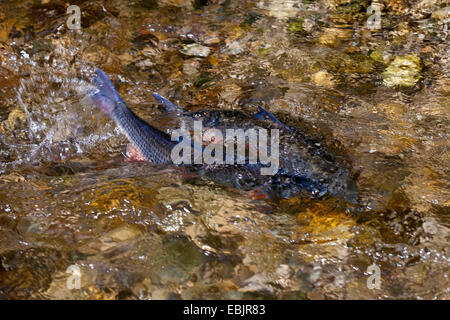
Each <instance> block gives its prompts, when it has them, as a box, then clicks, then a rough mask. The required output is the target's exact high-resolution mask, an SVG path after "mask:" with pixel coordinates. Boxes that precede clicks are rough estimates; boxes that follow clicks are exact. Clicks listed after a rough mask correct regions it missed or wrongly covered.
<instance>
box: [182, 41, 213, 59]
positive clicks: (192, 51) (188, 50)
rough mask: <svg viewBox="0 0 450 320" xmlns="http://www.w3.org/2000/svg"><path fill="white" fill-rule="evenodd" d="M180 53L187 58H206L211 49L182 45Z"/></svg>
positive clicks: (194, 44)
mask: <svg viewBox="0 0 450 320" xmlns="http://www.w3.org/2000/svg"><path fill="white" fill-rule="evenodd" d="M180 52H181V53H182V54H185V55H187V56H194V57H207V56H209V54H210V52H211V49H210V48H208V47H205V46H202V45H201V44H197V43H191V44H186V45H184V46H183V49H181V50H180Z"/></svg>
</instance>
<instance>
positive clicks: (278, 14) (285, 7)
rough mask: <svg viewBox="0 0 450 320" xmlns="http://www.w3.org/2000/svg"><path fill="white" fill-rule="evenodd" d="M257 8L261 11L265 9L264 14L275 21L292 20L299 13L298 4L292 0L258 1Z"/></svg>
mask: <svg viewBox="0 0 450 320" xmlns="http://www.w3.org/2000/svg"><path fill="white" fill-rule="evenodd" d="M258 6H259V7H260V8H261V9H265V13H266V14H267V15H268V16H271V17H275V18H277V19H286V18H292V17H295V16H296V15H297V13H298V12H299V8H298V3H297V1H293V0H270V1H259V2H258Z"/></svg>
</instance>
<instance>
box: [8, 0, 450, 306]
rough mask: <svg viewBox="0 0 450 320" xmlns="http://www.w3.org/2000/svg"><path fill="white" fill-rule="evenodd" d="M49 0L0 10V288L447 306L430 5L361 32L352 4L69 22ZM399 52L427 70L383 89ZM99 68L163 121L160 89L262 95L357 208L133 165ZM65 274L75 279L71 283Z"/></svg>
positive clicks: (225, 4) (205, 102)
mask: <svg viewBox="0 0 450 320" xmlns="http://www.w3.org/2000/svg"><path fill="white" fill-rule="evenodd" d="M46 2H47V1H42V2H39V1H34V2H32V1H29V2H27V1H25V2H23V3H22V4H21V5H20V7H19V8H17V4H16V3H15V1H14V2H13V1H11V2H3V3H2V4H1V6H2V12H1V13H0V40H1V41H0V51H1V55H0V92H1V94H2V98H1V100H0V160H1V163H0V297H1V298H7V299H15V298H28V299H33V298H52V299H61V298H72V299H73V298H74V299H178V298H182V299H197V298H199V299H204V298H217V299H242V298H250V299H254V298H256V299H259V298H274V299H306V298H310V299H360V298H362V299H377V298H396V299H404V298H415V299H417V298H419V299H421V298H423V299H448V298H449V297H450V296H449V294H450V292H449V290H450V289H449V286H448V283H449V279H448V271H449V261H450V257H449V254H450V253H449V251H448V247H449V227H450V220H449V215H448V207H449V204H450V202H449V169H448V168H449V156H450V154H449V143H448V141H449V136H448V125H449V100H448V97H449V79H448V51H449V48H448V44H447V42H448V41H447V42H446V34H445V29H444V25H443V24H442V23H440V22H439V19H437V18H435V16H433V18H431V16H430V14H431V13H432V12H434V11H436V10H438V9H439V4H438V3H436V4H428V7H427V6H425V5H420V2H417V3H415V4H414V6H413V7H412V8H411V10H410V11H409V12H410V13H409V14H408V15H402V14H400V13H398V12H401V10H402V7H401V6H402V2H401V1H400V2H387V3H388V4H389V6H388V7H389V11H383V12H385V14H384V15H383V20H382V21H383V25H382V30H379V31H370V30H368V29H367V28H366V27H365V21H366V15H365V14H364V12H365V9H366V8H367V3H365V2H363V1H361V2H360V1H354V2H352V4H353V6H352V7H348V6H346V5H344V4H343V3H344V2H342V3H341V2H340V1H335V2H333V1H319V2H310V1H303V2H302V4H301V5H298V3H297V2H296V1H228V0H227V1H209V4H208V5H204V4H205V3H206V2H205V1H194V2H193V3H194V6H192V5H191V4H190V1H181V0H180V1H169V0H167V1H159V6H158V7H156V5H155V4H156V3H157V1H136V2H135V3H133V4H125V2H123V3H121V2H119V1H104V2H102V1H97V2H90V1H78V2H77V3H78V5H79V6H80V8H81V10H82V12H83V16H82V24H81V30H80V31H73V30H68V29H67V27H66V24H65V21H66V18H67V16H66V15H65V11H66V7H65V3H64V2H62V1H61V2H59V1H48V2H49V3H47V4H46ZM394 4H395V5H394ZM358 6H359V7H358ZM352 10H354V11H352ZM396 10H400V11H398V12H397V11H396ZM447 40H448V39H447ZM191 43H196V44H199V45H202V46H204V47H207V48H209V50H210V52H209V54H208V55H207V57H203V56H198V55H199V53H198V52H197V53H192V52H188V51H186V50H187V49H186V47H185V45H187V44H191ZM183 48H184V49H183ZM202 50H204V48H203V49H202ZM182 52H184V53H182ZM374 52H375V53H374ZM377 53H379V54H377ZM412 53H413V54H415V55H416V56H418V57H420V63H421V69H420V73H419V76H418V77H419V78H420V79H418V81H417V82H416V83H415V84H414V86H412V87H408V88H390V87H388V86H387V85H386V84H385V83H384V82H383V79H384V78H383V77H385V76H383V72H384V71H385V70H386V68H387V66H388V65H389V63H390V62H392V60H393V59H394V57H395V56H404V55H408V54H412ZM192 54H197V56H195V55H192ZM94 67H99V68H102V69H103V70H104V71H105V72H107V73H108V74H109V75H110V76H111V78H112V80H113V82H114V83H115V85H116V87H117V88H118V90H119V92H120V94H121V95H122V97H123V99H124V100H125V101H126V103H127V104H128V106H129V107H130V108H132V109H133V110H134V111H135V112H136V113H137V114H138V115H140V116H141V117H142V118H144V119H146V120H147V121H149V122H150V123H152V124H153V125H155V126H158V127H160V128H162V129H166V128H167V127H169V126H170V119H169V120H167V119H166V120H165V118H164V112H163V110H162V109H161V108H160V107H159V106H158V105H157V103H156V101H155V100H154V99H153V98H152V96H151V92H154V91H156V92H159V93H160V94H162V95H164V96H167V97H169V98H170V99H171V100H172V101H174V102H176V103H179V104H180V105H182V106H184V107H185V108H186V109H187V110H198V109H208V108H210V109H235V110H242V111H250V110H253V109H254V108H255V106H256V105H258V104H259V105H263V106H265V107H266V108H267V109H269V110H270V111H271V112H273V113H274V114H276V115H277V116H278V117H279V118H280V120H281V121H283V122H285V123H287V124H288V125H290V126H293V127H296V128H298V129H299V130H301V131H302V132H304V133H305V134H308V135H309V136H311V137H312V138H314V139H317V141H320V143H321V144H323V145H324V146H326V147H327V148H328V150H330V152H332V153H333V154H334V155H335V156H336V159H337V161H338V162H339V165H340V166H341V167H342V168H345V169H346V170H348V172H349V175H350V176H351V177H352V179H353V180H354V181H355V184H356V185H357V187H358V192H359V199H358V203H353V204H349V203H348V202H346V201H344V200H342V199H337V198H333V197H327V198H325V199H321V200H317V199H310V198H308V197H301V196H296V197H292V198H289V199H281V200H280V199H277V200H273V199H272V200H267V201H264V200H252V199H251V198H250V197H249V194H248V192H247V191H246V190H240V189H236V188H231V187H226V186H224V185H222V184H220V183H217V182H214V179H195V178H194V179H192V177H187V176H186V172H184V171H181V170H177V169H175V168H173V167H170V166H155V165H152V164H147V163H129V162H126V161H125V160H124V155H123V154H124V152H125V148H126V144H127V141H126V138H125V137H124V136H123V134H122V133H121V132H120V130H119V129H118V128H117V127H116V126H115V124H114V123H113V122H112V121H110V120H109V119H108V118H107V117H106V116H105V115H104V114H102V113H101V111H99V110H97V109H96V108H95V106H93V105H92V104H90V103H89V101H86V99H85V95H86V93H87V91H88V90H89V89H91V88H92V85H91V82H90V80H91V77H92V74H93V69H94ZM252 108H253V109H252ZM73 265H76V266H78V267H79V268H80V274H81V277H80V288H79V289H76V288H75V289H71V288H70V286H69V287H68V286H67V280H68V279H69V276H71V274H70V273H67V272H66V270H67V268H68V267H69V266H73ZM371 265H375V266H376V267H378V268H379V270H380V280H381V283H380V287H379V288H373V287H372V286H371V284H372V282H370V279H371V278H370V276H371V274H370V273H369V272H368V270H370V269H368V268H369V266H371ZM368 281H369V282H368Z"/></svg>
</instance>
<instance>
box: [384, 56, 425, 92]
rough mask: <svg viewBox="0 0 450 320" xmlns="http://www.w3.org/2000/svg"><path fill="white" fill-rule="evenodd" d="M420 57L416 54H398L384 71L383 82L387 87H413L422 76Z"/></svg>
mask: <svg viewBox="0 0 450 320" xmlns="http://www.w3.org/2000/svg"><path fill="white" fill-rule="evenodd" d="M421 71H422V67H421V65H420V58H418V57H417V56H415V55H414V54H409V55H407V56H397V57H395V59H394V61H392V62H391V63H390V64H389V66H388V67H387V68H386V70H385V71H384V72H383V83H384V85H385V86H387V87H412V86H413V85H415V84H416V82H417V81H419V79H420V78H421V75H420V72H421Z"/></svg>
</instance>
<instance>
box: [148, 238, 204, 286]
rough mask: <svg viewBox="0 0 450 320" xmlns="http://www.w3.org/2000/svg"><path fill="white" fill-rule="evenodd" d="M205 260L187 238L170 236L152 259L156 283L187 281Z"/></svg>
mask: <svg viewBox="0 0 450 320" xmlns="http://www.w3.org/2000/svg"><path fill="white" fill-rule="evenodd" d="M204 260H205V256H204V255H203V254H202V251H201V250H200V249H199V248H198V247H197V246H196V245H195V244H194V243H193V242H192V241H190V240H189V239H188V238H187V237H186V236H182V235H168V236H166V237H164V239H163V246H162V247H161V249H160V250H158V251H157V252H156V253H155V255H153V256H152V258H151V264H152V266H153V268H154V270H155V274H154V276H155V277H154V278H155V281H156V282H161V283H164V284H166V283H181V282H183V281H186V279H187V278H188V277H189V276H190V275H191V273H192V272H194V271H195V270H197V268H198V267H199V266H200V265H201V264H202V263H203V262H204ZM152 280H153V279H152Z"/></svg>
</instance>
